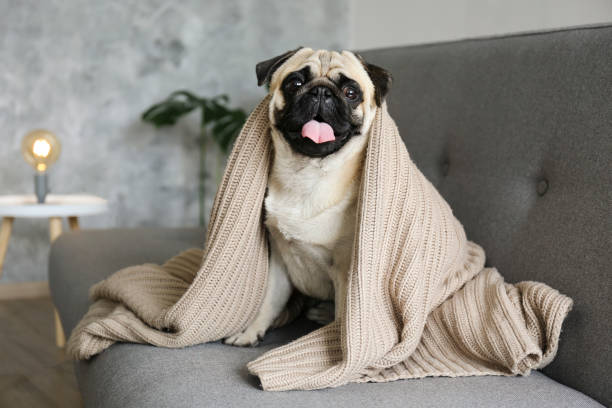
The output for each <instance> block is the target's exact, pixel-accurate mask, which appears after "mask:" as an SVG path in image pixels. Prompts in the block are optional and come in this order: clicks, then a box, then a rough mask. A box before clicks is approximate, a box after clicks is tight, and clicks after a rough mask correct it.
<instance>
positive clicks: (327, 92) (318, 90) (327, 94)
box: [308, 85, 333, 99]
mask: <svg viewBox="0 0 612 408" xmlns="http://www.w3.org/2000/svg"><path fill="white" fill-rule="evenodd" d="M308 93H309V94H310V95H312V96H313V97H315V98H316V99H328V98H331V97H332V95H333V94H332V91H331V89H329V88H328V87H326V86H323V85H319V86H315V87H314V88H312V89H311V90H309V91H308Z"/></svg>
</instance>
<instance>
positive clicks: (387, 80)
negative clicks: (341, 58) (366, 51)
mask: <svg viewBox="0 0 612 408" xmlns="http://www.w3.org/2000/svg"><path fill="white" fill-rule="evenodd" d="M355 56H357V58H359V60H360V61H361V63H362V64H363V67H364V68H365V70H366V72H367V73H368V76H369V77H370V79H371V80H372V83H373V84H374V100H375V101H376V105H377V106H380V105H382V102H383V100H384V99H385V96H387V93H388V92H389V88H391V82H392V81H393V77H392V76H391V73H390V72H389V71H387V70H386V69H384V68H381V67H379V66H378V65H374V64H370V63H369V62H366V61H365V60H364V59H363V57H362V56H361V55H359V54H355Z"/></svg>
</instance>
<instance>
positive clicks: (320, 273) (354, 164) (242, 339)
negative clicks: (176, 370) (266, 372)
mask: <svg viewBox="0 0 612 408" xmlns="http://www.w3.org/2000/svg"><path fill="white" fill-rule="evenodd" d="M307 65H308V66H310V69H311V71H312V73H313V74H314V79H313V80H315V81H316V80H322V81H323V80H325V79H326V78H327V79H337V77H338V76H339V75H340V74H343V75H345V76H346V77H348V78H351V79H353V80H354V81H356V82H357V83H358V84H359V85H360V87H361V89H362V92H363V99H364V100H363V102H362V103H361V104H360V105H359V106H358V107H357V108H356V109H355V110H354V111H353V114H354V115H357V116H359V117H361V118H362V119H363V125H362V129H361V134H360V135H357V136H354V137H352V138H351V140H349V141H348V142H347V143H346V144H345V145H344V146H343V147H342V148H341V149H340V150H338V151H337V152H335V153H333V154H330V155H328V156H326V157H323V158H311V157H307V156H304V155H301V154H299V153H295V152H294V151H293V150H292V149H291V147H290V146H289V144H288V143H287V141H286V140H285V138H284V137H283V135H282V134H281V133H280V132H279V131H278V130H277V129H276V127H275V122H274V120H275V116H274V112H275V111H276V110H279V109H282V108H283V107H284V104H285V100H284V97H283V94H282V92H281V91H280V89H279V88H280V84H281V83H282V80H283V79H284V78H285V77H286V76H287V75H289V74H290V73H292V72H294V71H298V70H300V69H302V68H304V67H305V66H307ZM270 94H271V95H272V99H271V101H270V122H271V124H272V128H271V132H270V134H271V137H272V142H273V146H274V158H273V163H272V168H271V171H270V175H269V178H268V193H267V196H266V198H265V202H264V205H265V209H266V221H265V224H266V227H267V229H268V231H269V238H270V244H271V245H270V247H271V252H272V260H271V262H270V277H269V279H268V281H269V282H268V290H267V292H266V295H265V298H264V302H263V306H262V310H261V311H260V313H259V314H258V316H257V317H256V318H255V320H254V321H253V322H252V323H251V324H250V326H249V327H248V328H247V329H246V330H245V331H244V332H243V333H239V334H237V335H235V336H232V337H230V338H228V339H227V340H226V342H227V343H229V344H235V345H250V344H254V343H256V342H257V338H258V337H261V336H263V334H264V333H265V331H266V329H267V328H268V327H269V326H270V324H271V323H272V321H273V320H274V318H275V317H276V316H277V315H278V314H279V313H280V312H281V311H282V306H281V307H279V304H281V303H282V304H283V305H284V303H285V302H286V300H287V299H288V297H289V295H290V293H291V288H292V287H295V288H297V289H298V290H299V291H301V292H302V293H304V294H306V295H309V296H312V297H314V298H317V299H321V300H334V297H335V295H336V296H337V295H338V293H340V291H341V290H342V288H343V287H344V286H345V285H344V283H345V279H346V273H347V271H348V268H349V262H350V257H351V249H352V243H353V236H354V233H355V231H354V228H355V209H356V205H355V204H356V197H357V193H358V189H359V183H360V178H359V176H360V174H361V167H362V164H363V159H364V157H365V148H366V146H367V141H368V138H369V129H370V126H371V123H372V119H373V117H374V114H375V110H376V104H375V101H374V85H373V84H372V81H371V80H370V77H369V76H368V74H367V72H366V71H365V69H364V68H363V65H362V63H361V62H360V61H359V60H358V59H357V57H355V55H354V54H353V53H351V52H348V51H343V52H341V53H338V52H335V51H326V50H317V51H315V50H312V49H310V48H303V49H301V50H299V51H298V52H297V53H296V54H295V55H293V56H292V57H291V58H290V59H289V60H287V61H286V62H285V63H284V64H283V65H282V66H281V67H279V68H278V69H277V71H276V72H275V73H274V74H273V76H272V78H271V81H270ZM272 304H274V306H270V305H272ZM314 314H315V315H318V314H317V313H314Z"/></svg>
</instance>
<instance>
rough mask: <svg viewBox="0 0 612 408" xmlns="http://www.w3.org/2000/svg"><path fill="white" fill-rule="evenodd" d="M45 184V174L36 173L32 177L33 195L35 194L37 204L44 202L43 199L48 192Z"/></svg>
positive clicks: (46, 181)
mask: <svg viewBox="0 0 612 408" xmlns="http://www.w3.org/2000/svg"><path fill="white" fill-rule="evenodd" d="M47 183H48V180H47V173H36V174H35V175H34V193H36V198H37V199H38V203H39V204H42V203H44V202H45V198H46V197H47V193H48V192H49V188H48V184H47Z"/></svg>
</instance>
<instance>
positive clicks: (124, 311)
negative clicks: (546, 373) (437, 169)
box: [68, 97, 572, 391]
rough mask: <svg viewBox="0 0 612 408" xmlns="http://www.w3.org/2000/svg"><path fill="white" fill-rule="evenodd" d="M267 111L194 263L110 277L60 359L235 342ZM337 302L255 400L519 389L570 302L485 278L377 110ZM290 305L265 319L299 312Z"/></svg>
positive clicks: (241, 142)
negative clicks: (486, 385)
mask: <svg viewBox="0 0 612 408" xmlns="http://www.w3.org/2000/svg"><path fill="white" fill-rule="evenodd" d="M269 102H270V99H269V97H266V98H265V99H264V100H263V101H262V102H261V103H260V105H259V106H258V107H257V108H256V109H255V111H254V112H253V113H252V114H251V116H250V117H249V119H248V121H247V123H246V124H245V126H244V128H243V130H242V132H241V134H240V136H239V137H238V139H237V141H236V144H235V147H234V149H233V151H232V153H231V155H230V158H229V162H228V165H227V168H226V170H225V174H224V177H223V180H222V183H221V186H220V188H219V191H218V192H217V196H216V198H215V202H214V205H213V209H212V213H211V220H210V224H209V227H208V235H207V241H206V244H205V247H204V250H203V251H202V250H198V249H193V250H189V251H186V252H184V253H182V254H179V255H177V256H176V257H174V258H172V259H170V260H169V261H168V262H167V263H165V264H164V265H162V266H158V265H152V264H146V265H140V266H134V267H129V268H126V269H123V270H121V271H119V272H116V273H115V274H114V275H112V276H111V277H109V278H108V279H106V280H104V281H102V282H100V283H98V284H96V285H94V286H93V287H92V289H91V297H92V299H93V300H94V303H93V304H92V305H91V307H90V309H89V311H88V312H87V314H86V315H85V317H84V318H83V319H82V321H81V322H80V323H79V324H78V325H77V327H76V328H75V329H74V330H73V332H72V335H71V337H70V339H69V341H68V352H69V354H70V355H72V356H73V357H74V358H77V359H87V358H90V357H91V356H93V355H95V354H97V353H100V352H102V351H103V350H104V349H106V348H107V347H109V346H110V345H112V344H113V343H114V342H116V341H122V342H137V343H149V344H153V345H156V346H163V347H185V346H189V345H193V344H198V343H204V342H209V341H215V340H219V339H222V338H224V337H227V336H229V335H232V334H235V333H237V332H239V331H241V330H243V329H244V328H245V327H246V326H247V325H248V323H249V322H250V321H251V320H252V319H253V318H254V317H255V314H256V312H257V311H258V308H259V306H260V303H261V301H262V297H263V294H264V289H265V285H266V278H267V271H268V247H267V239H266V231H265V227H264V224H263V198H264V195H265V189H266V184H267V177H268V169H269V165H270V160H271V158H272V155H271V149H272V146H271V141H270V136H269V122H268V105H269ZM357 200H358V201H357V217H356V223H357V225H356V234H355V238H354V243H353V252H352V262H351V267H350V270H349V273H348V284H347V292H346V297H345V299H343V300H342V301H341V302H340V304H339V305H337V309H338V313H337V314H336V320H335V321H334V322H332V323H330V324H328V325H327V326H324V327H321V328H320V329H318V330H315V331H313V332H311V333H309V334H307V335H305V336H303V337H301V338H299V339H297V340H295V341H293V342H291V343H289V344H286V345H284V346H281V347H278V348H276V349H273V350H271V351H269V352H267V353H265V354H263V355H262V356H260V357H259V358H258V359H256V360H255V361H252V362H250V363H249V364H248V369H249V371H250V372H251V373H253V374H254V375H257V376H258V377H259V378H260V380H261V383H262V386H263V388H264V389H265V390H276V391H280V390H292V389H302V390H305V389H318V388H325V387H335V386H339V385H342V384H346V383H348V382H364V381H375V382H382V381H391V380H396V379H401V378H420V377H425V376H466V375H517V374H522V375H527V374H529V372H530V370H531V369H536V368H541V367H543V366H545V365H546V364H548V363H549V362H550V361H552V359H553V358H554V356H555V354H556V352H557V347H558V340H559V335H560V332H561V325H562V322H563V320H564V318H565V316H566V315H567V313H568V311H569V310H570V308H571V305H572V301H571V299H570V298H568V297H566V296H564V295H562V294H560V293H559V292H557V291H556V290H554V289H552V288H550V287H548V286H546V285H544V284H541V283H537V282H521V283H518V284H516V285H511V284H508V283H505V282H504V281H503V278H502V277H501V275H500V274H499V273H498V272H497V271H496V270H495V269H492V268H484V263H485V254H484V251H483V250H482V248H480V247H479V246H478V245H476V244H474V243H472V242H470V241H468V240H467V239H466V236H465V232H464V230H463V227H462V226H461V224H460V223H459V222H458V221H457V219H456V218H455V217H454V216H453V214H452V211H451V209H450V207H449V206H448V204H447V203H446V202H445V201H444V199H443V198H442V197H441V196H440V195H439V193H438V192H437V190H436V189H435V188H434V187H433V186H432V185H431V183H429V181H428V180H427V179H426V178H425V177H424V176H423V174H422V173H421V172H420V171H419V170H418V169H417V167H416V166H415V165H414V163H413V162H412V161H411V159H410V157H409V155H408V152H407V150H406V147H405V145H404V143H403V141H402V140H401V138H400V136H399V133H398V131H397V128H396V126H395V123H394V122H393V120H392V119H391V117H390V116H389V114H388V113H387V109H386V106H385V105H383V106H382V107H381V108H379V109H378V110H377V113H376V117H375V119H374V122H373V124H372V130H371V133H370V140H369V141H368V148H367V153H366V157H365V162H364V167H363V173H362V176H361V184H360V190H359V196H358V199H357ZM299 300H300V299H299V298H298V301H296V302H292V304H291V305H290V307H288V310H287V311H286V312H284V313H283V315H282V316H281V317H280V318H279V319H277V322H276V323H277V324H280V323H286V322H288V321H290V320H291V318H292V317H294V316H295V314H296V313H297V311H299V306H300V305H301V301H299Z"/></svg>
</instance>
